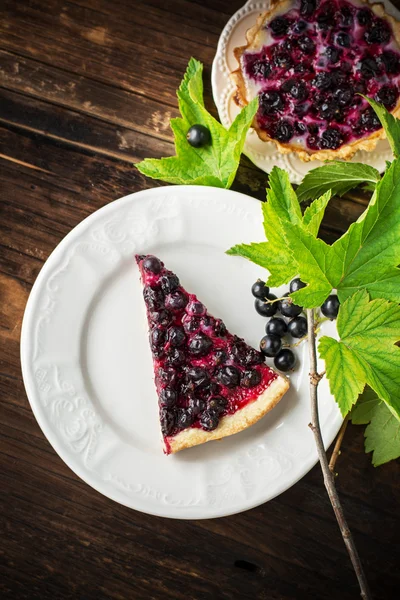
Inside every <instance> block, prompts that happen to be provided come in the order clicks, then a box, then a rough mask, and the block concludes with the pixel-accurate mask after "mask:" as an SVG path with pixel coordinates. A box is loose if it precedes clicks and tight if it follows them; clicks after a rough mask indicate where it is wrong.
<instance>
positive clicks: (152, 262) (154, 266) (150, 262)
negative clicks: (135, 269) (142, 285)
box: [143, 255, 162, 274]
mask: <svg viewBox="0 0 400 600" xmlns="http://www.w3.org/2000/svg"><path fill="white" fill-rule="evenodd" d="M143 268H144V269H145V270H146V271H149V272H150V273H155V274H158V273H159V272H160V271H161V269H162V264H161V261H160V260H159V259H158V258H157V257H156V256H151V255H149V256H146V258H145V259H144V261H143Z"/></svg>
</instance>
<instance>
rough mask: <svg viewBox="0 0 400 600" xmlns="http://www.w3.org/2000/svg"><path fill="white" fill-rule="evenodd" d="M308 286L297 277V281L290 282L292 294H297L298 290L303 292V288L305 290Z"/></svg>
mask: <svg viewBox="0 0 400 600" xmlns="http://www.w3.org/2000/svg"><path fill="white" fill-rule="evenodd" d="M305 287H306V284H305V283H303V281H302V280H301V279H300V277H296V279H293V280H292V281H291V282H290V286H289V289H290V293H291V294H293V292H297V291H298V290H301V289H302V288H305Z"/></svg>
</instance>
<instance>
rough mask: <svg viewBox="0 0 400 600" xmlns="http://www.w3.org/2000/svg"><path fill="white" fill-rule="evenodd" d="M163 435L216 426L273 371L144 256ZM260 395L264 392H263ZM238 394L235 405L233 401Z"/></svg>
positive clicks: (174, 278) (172, 276) (145, 292)
mask: <svg viewBox="0 0 400 600" xmlns="http://www.w3.org/2000/svg"><path fill="white" fill-rule="evenodd" d="M137 260H138V261H139V263H140V264H141V267H142V272H143V273H142V274H143V281H144V289H143V296H144V300H145V304H146V307H147V313H148V320H149V324H150V333H149V337H150V347H151V350H152V354H153V359H154V365H155V372H156V386H157V391H158V396H159V404H160V421H161V429H162V433H163V435H164V436H170V435H175V434H176V433H178V432H179V431H182V430H183V429H186V428H187V427H191V426H195V427H201V428H202V429H204V430H206V431H211V430H213V429H215V428H216V427H217V426H218V424H219V421H220V419H221V417H222V416H223V415H224V414H226V413H227V412H230V411H234V410H236V408H237V407H236V408H235V406H234V405H235V403H237V402H240V403H246V399H254V393H256V395H257V391H256V392H255V390H254V389H253V388H257V386H259V385H260V384H261V383H263V385H264V386H266V385H268V381H269V380H270V379H271V378H273V377H274V376H275V375H274V373H273V372H272V371H271V370H270V369H268V368H266V366H265V365H264V364H263V363H264V362H265V358H264V356H263V354H262V353H261V352H259V351H257V350H255V349H254V348H252V347H250V346H248V345H247V344H246V343H245V342H244V340H242V339H241V338H239V337H237V336H233V335H232V334H230V333H229V332H228V331H227V329H226V327H225V325H224V323H223V322H222V321H221V319H216V318H214V317H213V316H211V315H210V314H208V313H207V310H206V307H205V306H204V305H203V304H202V303H201V302H200V301H199V300H198V299H197V297H196V296H194V295H192V294H188V293H187V292H186V291H185V290H184V289H183V288H182V286H181V285H180V281H179V278H178V277H177V276H176V275H175V274H174V273H172V272H171V271H168V270H167V269H165V267H164V265H163V263H162V262H161V261H160V260H159V259H158V258H156V257H155V256H151V255H148V256H139V257H137ZM258 393H260V391H258ZM232 398H234V401H233V405H230V402H231V400H232Z"/></svg>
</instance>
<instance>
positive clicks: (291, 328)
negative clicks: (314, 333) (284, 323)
mask: <svg viewBox="0 0 400 600" xmlns="http://www.w3.org/2000/svg"><path fill="white" fill-rule="evenodd" d="M288 332H289V333H290V335H291V336H292V337H294V338H302V337H304V336H305V335H307V319H306V318H305V317H295V318H294V319H292V320H291V321H289V323H288Z"/></svg>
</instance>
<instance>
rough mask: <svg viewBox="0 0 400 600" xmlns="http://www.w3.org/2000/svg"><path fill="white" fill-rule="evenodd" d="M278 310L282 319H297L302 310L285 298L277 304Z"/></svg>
mask: <svg viewBox="0 0 400 600" xmlns="http://www.w3.org/2000/svg"><path fill="white" fill-rule="evenodd" d="M279 310H280V311H281V313H282V314H283V316H284V317H297V316H298V315H299V314H300V313H301V311H302V310H303V307H302V306H299V305H298V304H294V302H292V301H291V300H290V299H289V298H288V299H286V298H285V299H284V300H281V301H280V302H279Z"/></svg>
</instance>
